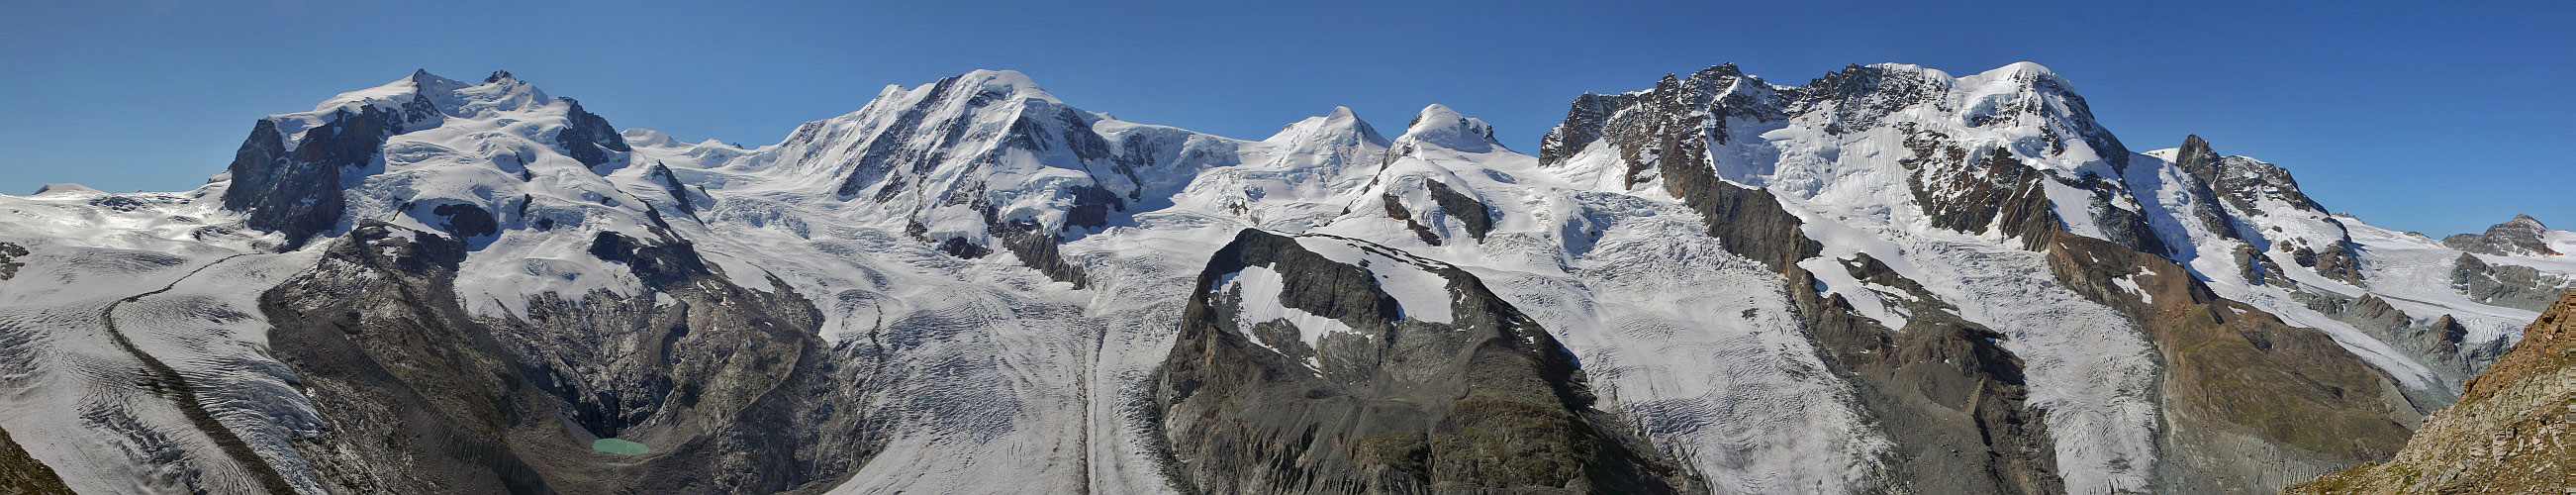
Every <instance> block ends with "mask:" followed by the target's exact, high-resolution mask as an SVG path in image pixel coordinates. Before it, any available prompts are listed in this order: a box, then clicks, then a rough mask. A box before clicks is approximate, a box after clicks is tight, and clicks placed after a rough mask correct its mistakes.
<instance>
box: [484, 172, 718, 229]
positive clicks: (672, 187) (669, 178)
mask: <svg viewBox="0 0 2576 495" xmlns="http://www.w3.org/2000/svg"><path fill="white" fill-rule="evenodd" d="M649 173H651V174H652V176H653V178H654V179H655V180H659V181H661V182H662V192H666V193H670V194H671V202H672V203H673V204H676V205H679V206H678V208H679V209H680V213H682V214H685V215H688V216H689V217H690V218H696V217H697V216H698V204H697V203H698V202H697V201H696V200H695V199H692V198H691V197H690V196H689V186H688V185H687V184H684V183H681V182H680V176H679V175H678V174H673V173H671V167H667V166H663V165H662V164H659V163H655V164H653V169H652V170H651V171H649ZM520 204H523V205H524V204H527V203H525V202H524V201H523V202H521V203H520ZM522 215H525V214H524V213H522Z"/></svg>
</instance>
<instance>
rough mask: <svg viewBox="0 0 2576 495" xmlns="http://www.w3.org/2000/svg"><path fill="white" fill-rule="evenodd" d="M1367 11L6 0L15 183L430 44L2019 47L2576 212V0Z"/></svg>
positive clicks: (136, 146)
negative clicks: (2575, 156)
mask: <svg viewBox="0 0 2576 495" xmlns="http://www.w3.org/2000/svg"><path fill="white" fill-rule="evenodd" d="M1380 3H1381V2H1334V1H1306V2H1232V1H1208V2H1194V3H1163V2H1154V3H1108V2H1054V1H1050V2H1004V1H986V2H939V1H913V2H902V3H886V4H878V2H816V3H811V4H777V3H767V2H703V3H674V2H659V1H618V2H606V1H601V2H564V3H548V4H546V5H521V4H519V2H481V1H435V2H432V1H394V2H388V1H345V2H343V1H327V0H276V1H244V2H200V1H184V0H157V1H133V0H97V1H62V0H0V73H5V74H0V192H7V193H10V194H26V193H28V192H31V191H33V190H34V189H35V188H36V187H37V186H39V185H41V184H44V183H48V182H80V183H84V184H89V185H92V186H94V187H99V188H101V189H108V190H116V191H130V190H179V189H185V188H189V187H194V186H195V185H197V184H200V183H202V182H203V181H204V179H205V178H206V177H207V176H210V175H213V174H214V173H216V172H218V171H221V170H222V169H223V167H224V165H225V164H226V163H228V162H229V161H230V160H231V158H232V153H233V150H234V149H235V148H237V147H238V146H240V143H241V140H242V138H243V137H244V136H245V135H246V134H247V133H248V132H249V130H250V127H251V122H252V120H254V119H256V118H258V117H260V116H262V115H266V114H271V113H282V112H292V111H301V110H306V109H310V108H312V105H313V104H314V103H315V102H317V101H320V100H322V99H323V98H327V97H329V96H331V95H333V94H336V93H338V92H341V91H347V90H353V89H359V88H364V87H369V86H374V85H377V84H381V83H384V82H387V81H392V80H394V79H398V78H401V77H403V76H404V75H406V74H408V73H410V72H411V70H412V69H414V68H426V69H429V70H430V71H431V72H434V73H438V74H441V75H445V76H448V77H451V78H456V79H478V78H480V77H482V76H483V75H484V74H487V73H489V72H491V71H492V70H495V69H507V70H509V71H511V72H512V73H514V74H517V75H518V76H519V77H520V78H521V79H524V80H527V81H531V82H534V83H536V84H537V85H538V86H539V87H542V88H545V89H546V91H547V92H549V93H551V94H554V95H557V96H570V97H575V98H580V99H581V100H582V102H583V104H584V106H585V107H588V108H589V109H591V110H592V111H593V112H597V113H599V114H601V115H603V116H605V117H607V118H608V119H609V121H610V122H612V123H615V124H617V125H618V126H620V127H644V128H651V129H658V130H662V131H665V132H669V133H671V134H673V135H676V136H678V137H680V138H681V139H686V140H697V139H705V138H710V137H712V138H717V139H722V140H726V141H733V142H740V143H744V144H750V145H760V144H768V143H773V142H776V141H778V140H779V139H781V138H783V137H784V136H785V135H786V134H787V132H788V131H789V130H790V129H793V128H794V127H795V126H796V125H797V124H799V123H802V122H805V121H808V120H814V119H821V118H826V117H830V116H833V115H838V114H841V113H846V112H849V111H852V110H856V109H858V108H859V107H860V106H861V105H862V104H864V103H865V102H866V99H867V98H868V97H870V96H873V95H874V94H875V93H876V91H877V90H878V89H879V88H881V87H883V86H885V85H887V84H903V85H906V86H910V85H916V84H922V83H926V82H930V81H934V80H937V79H938V78H940V77H943V76H948V75H954V74H958V73H963V72H966V71H969V70H973V69H978V68H999V69H1015V70H1019V71H1022V72H1026V73H1028V74H1029V75H1030V76H1031V77H1033V78H1035V79H1036V80H1037V81H1038V82H1039V83H1040V84H1041V85H1044V86H1046V88H1047V89H1048V90H1049V91H1050V92H1053V93H1055V94H1056V95H1057V96H1059V97H1062V98H1064V99H1065V100H1067V101H1068V102H1070V103H1072V104H1074V105H1075V106H1079V107H1082V108H1085V109H1089V110H1094V111H1104V112H1110V113H1113V114H1116V115H1118V116H1119V117H1120V118H1123V119H1126V120H1131V121H1138V122H1148V123H1156V124H1166V125H1174V126H1179V127H1185V128H1190V129H1196V130H1200V131H1206V132H1213V133H1218V134H1223V135H1229V136H1236V137H1245V138H1260V137H1265V136H1268V135H1269V134H1270V133H1272V132H1274V131H1276V130H1277V129H1278V128H1279V126H1281V125H1284V124H1287V123H1289V122H1292V121H1295V120H1297V119H1299V118H1303V117H1305V116H1309V115H1319V114H1322V113H1325V112H1326V111H1329V110H1330V109H1332V107H1333V106H1335V105H1346V106H1350V107H1352V108H1353V109H1355V110H1357V111H1358V112H1359V114H1360V116H1361V117H1362V118H1365V119H1369V120H1371V121H1372V122H1373V123H1375V124H1376V125H1377V126H1378V127H1380V128H1382V129H1390V130H1392V129H1394V128H1399V127H1401V126H1402V125H1403V124H1404V122H1405V120H1406V119H1408V118H1410V117H1411V116H1412V112H1413V111H1415V110H1417V109H1420V108H1421V107H1422V106H1423V105H1425V104H1429V103H1435V102H1436V103H1445V104H1448V105H1450V106H1452V107H1456V108H1457V109H1458V110H1459V111H1461V112H1464V113H1467V114H1469V115H1474V116H1479V117H1482V118H1484V119H1486V120H1487V121H1490V122H1492V123H1494V124H1495V125H1496V126H1497V127H1498V131H1497V136H1498V137H1500V138H1502V139H1503V140H1504V142H1505V143H1506V144H1507V145H1509V146H1511V147H1513V148H1514V149H1517V150H1520V151H1523V152H1532V153H1534V152H1536V148H1537V142H1538V138H1539V136H1540V135H1541V134H1544V133H1545V132H1546V131H1547V129H1548V128H1549V127H1550V126H1553V125H1554V124H1555V123H1556V122H1558V121H1560V120H1562V119H1563V117H1564V112H1565V108H1566V103H1567V102H1568V101H1570V100H1571V99H1573V98H1574V96H1575V95H1577V94H1581V93H1583V92H1585V91H1593V92H1621V91H1629V90H1636V89H1643V88H1646V87H1648V86H1651V85H1652V84H1653V83H1654V81H1655V79H1656V78H1657V77H1660V76H1662V75H1664V74H1666V73H1671V72H1683V73H1687V72H1689V71H1692V70H1696V69H1700V68H1704V67H1707V66H1710V65H1715V64H1718V63H1722V62H1735V63H1737V64H1739V65H1741V66H1742V67H1743V68H1744V69H1745V70H1746V71H1748V72H1751V73H1754V74H1759V75H1762V76H1764V77H1766V78H1769V79H1771V80H1773V81H1775V82H1781V83H1793V84H1794V83H1803V82H1805V81H1806V80H1808V79H1811V78H1813V77H1815V76H1817V75H1821V74H1823V73H1825V72H1828V71H1831V70H1834V69H1836V68H1839V67H1841V66H1843V65H1845V64H1850V63H1872V62H1882V61H1896V62H1907V63H1915V64H1922V65H1926V66H1930V67H1934V68H1939V69H1943V70H1947V71H1950V72H1952V73H1956V74H1965V73H1974V72H1979V71H1983V70H1985V69H1989V68H1993V67H1997V66H2001V65H2003V64H2006V63H2010V62H2014V61H2020V60H2029V61H2035V62H2039V63H2041V64H2045V65H2048V66H2049V67H2051V68H2053V69H2055V70H2056V71H2057V72H2058V73H2059V74H2061V75H2063V76H2065V77H2067V78H2068V79H2069V80H2071V81H2073V82H2074V83H2075V85H2076V89H2077V90H2078V91H2079V92H2081V93H2082V94H2083V95H2084V96H2085V97H2086V98H2087V99H2089V100H2090V101H2091V102H2092V104H2093V108H2094V110H2095V111H2096V112H2097V114H2098V115H2099V116H2100V117H2101V119H2102V121H2103V124H2104V125H2106V126H2109V127H2110V128H2111V129H2112V131H2113V132H2116V133H2118V134H2119V136H2120V137H2121V139H2123V140H2124V141H2126V142H2127V143H2128V144H2129V146H2130V147H2132V148H2136V149H2140V150H2145V149H2155V148H2163V147H2170V146H2174V145H2177V144H2179V143H2181V142H2182V138H2183V135H2185V134H2188V133H2198V134H2200V135H2202V136H2204V137H2206V138H2208V139H2209V140H2210V141H2211V142H2212V143H2213V144H2214V145H2215V146H2216V147H2217V148H2218V150H2219V151H2220V152H2222V153H2228V154H2244V155H2250V156H2254V157H2258V158H2262V159H2265V160H2268V161H2272V162H2275V163H2279V164H2281V165H2284V166H2287V167H2290V168H2291V169H2292V170H2293V171H2295V172H2296V173H2297V176H2298V178H2299V180H2300V182H2301V184H2302V185H2303V186H2305V187H2306V189H2307V190H2308V192H2309V194H2311V195H2312V196H2315V197H2316V198H2317V199H2318V200H2319V201H2320V202H2323V203H2325V204H2326V205H2327V206H2328V207H2330V208H2332V209H2336V210H2339V211H2349V212H2353V213H2356V214H2360V215H2362V216H2363V218H2365V219H2368V220H2370V221H2371V222H2372V223H2374V224H2378V225H2382V226H2386V227H2392V228H2399V229H2411V230H2420V231H2424V232H2426V233H2430V234H2434V235H2436V236H2439V235H2442V234H2446V233H2454V232H2461V231H2473V230H2478V229H2482V228H2484V226H2485V225H2487V224H2490V223H2495V222H2500V221H2503V220H2505V219H2508V218H2510V217H2511V215H2513V214H2515V213H2530V214H2532V215H2534V216H2538V217H2540V218H2541V219H2542V220H2543V221H2548V222H2553V223H2555V224H2557V226H2558V227H2560V228H2569V227H2576V196H2571V194H2570V193H2571V190H2576V167H2571V165H2576V163H2571V162H2576V160H2571V159H2570V158H2569V156H2570V155H2569V154H2568V153H2567V148H2568V147H2569V146H2571V145H2576V123H2571V118H2576V83H2571V81H2576V27H2571V26H2576V7H2571V2H2563V1H2557V2H2496V3H2484V2H2456V3H2458V4H2478V5H2473V6H2463V5H2454V3H2455V2H2355V3H2342V2H2337V3H2319V4H2315V5H2308V6H2290V5H2247V4H2258V3H2268V2H2208V3H2197V4H2183V3H2179V2H2118V3H2122V4H2131V3H2134V4H2138V5H2104V4H2110V3H2114V2H2090V1H2060V2H2048V3H1989V4H1980V5H1973V6H1959V5H1951V4H1952V3H1953V2H1922V1H1876V2H1849V3H1845V2H1780V1H1773V2H1761V3H1732V2H1672V3H1632V2H1552V3H1522V2H1510V1H1486V2H1450V3H1418V4H1408V5H1397V6H1389V5H1380ZM1384 3H1393V2H1384Z"/></svg>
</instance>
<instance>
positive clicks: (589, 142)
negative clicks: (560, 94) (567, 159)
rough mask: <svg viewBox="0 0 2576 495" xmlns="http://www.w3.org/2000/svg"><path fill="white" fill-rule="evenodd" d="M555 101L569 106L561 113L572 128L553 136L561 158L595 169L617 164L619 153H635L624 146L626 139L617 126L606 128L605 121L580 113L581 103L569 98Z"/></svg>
mask: <svg viewBox="0 0 2576 495" xmlns="http://www.w3.org/2000/svg"><path fill="white" fill-rule="evenodd" d="M558 100H560V101H562V102H563V103H565V104H568V105H572V109H571V110H566V111H565V112H564V115H565V116H566V117H567V118H569V119H570V120H571V121H572V125H569V126H565V127H564V128H563V130H561V131H556V132H555V145H556V146H559V147H562V148H563V150H564V155H566V156H571V157H572V159H574V160H578V161H580V162H581V164H582V165H584V166H590V167H597V166H600V165H606V164H608V162H610V161H613V160H616V159H617V154H618V153H625V152H629V151H634V148H631V147H628V146H627V145H626V137H625V136H624V135H620V134H618V133H617V126H613V125H609V124H608V119H604V118H600V117H599V115H596V114H592V113H590V112H589V111H585V110H582V109H581V102H578V101H573V99H571V98H559V99H558Z"/></svg>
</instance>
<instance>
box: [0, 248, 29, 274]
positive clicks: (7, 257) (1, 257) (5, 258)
mask: <svg viewBox="0 0 2576 495" xmlns="http://www.w3.org/2000/svg"><path fill="white" fill-rule="evenodd" d="M24 257H27V248H26V247H25V246H20V245H17V244H12V243H7V242H0V280H8V279H10V278H14V277H17V276H18V268H20V267H24V266H27V264H26V263H21V262H18V261H16V260H17V259H18V258H24Z"/></svg>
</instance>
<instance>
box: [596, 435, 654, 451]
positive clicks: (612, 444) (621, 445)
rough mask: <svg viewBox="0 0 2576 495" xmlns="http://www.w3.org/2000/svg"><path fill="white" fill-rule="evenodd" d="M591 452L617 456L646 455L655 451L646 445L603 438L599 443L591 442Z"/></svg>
mask: <svg viewBox="0 0 2576 495" xmlns="http://www.w3.org/2000/svg"><path fill="white" fill-rule="evenodd" d="M590 450H596V451H600V452H607V453H611V454H617V455H644V453H646V452H652V451H653V449H652V448H649V447H645V446H644V444H640V443H635V442H632V441H627V440H619V439H615V438H602V439H599V440H598V441H593V442H590Z"/></svg>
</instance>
